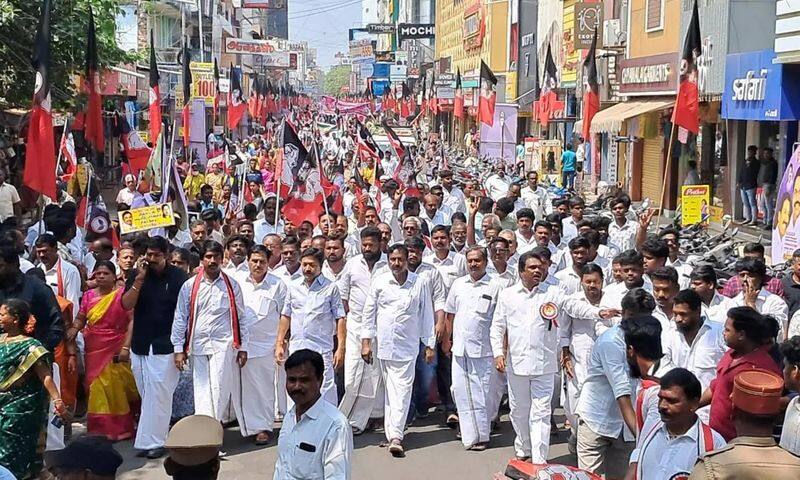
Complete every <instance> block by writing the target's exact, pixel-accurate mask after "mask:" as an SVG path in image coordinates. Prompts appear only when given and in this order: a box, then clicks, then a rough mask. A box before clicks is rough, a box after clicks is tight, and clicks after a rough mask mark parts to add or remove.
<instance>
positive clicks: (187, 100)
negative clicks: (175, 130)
mask: <svg viewBox="0 0 800 480" xmlns="http://www.w3.org/2000/svg"><path fill="white" fill-rule="evenodd" d="M182 61H183V70H182V71H181V76H182V77H183V112H182V119H181V120H182V122H183V146H184V147H188V146H189V128H190V127H189V124H190V123H191V115H190V111H189V105H191V103H192V71H191V70H190V69H189V62H190V61H191V56H190V55H189V40H188V39H184V41H183V58H182ZM186 154H187V158H188V148H187V152H186Z"/></svg>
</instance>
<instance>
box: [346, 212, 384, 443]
mask: <svg viewBox="0 0 800 480" xmlns="http://www.w3.org/2000/svg"><path fill="white" fill-rule="evenodd" d="M360 237H361V254H360V255H356V256H355V257H353V258H351V259H350V260H348V261H347V263H346V264H345V266H344V270H342V274H341V275H340V277H339V281H338V285H339V293H341V295H342V301H343V302H344V308H345V311H346V312H347V348H345V351H344V388H345V390H344V397H343V398H342V401H341V403H340V404H339V410H340V411H341V412H342V413H343V414H344V415H345V416H346V417H347V420H348V421H349V422H350V426H351V427H352V428H353V433H354V434H356V435H357V434H360V433H362V432H364V431H365V430H366V429H367V427H368V423H369V420H370V419H376V418H380V417H382V416H383V395H384V393H383V382H382V380H381V369H380V367H379V366H378V363H377V362H374V363H372V364H368V363H366V362H364V361H363V360H362V359H361V328H362V314H363V311H364V303H365V302H366V300H367V294H368V293H369V289H370V283H371V282H372V279H373V274H374V273H375V272H377V271H378V270H379V269H380V268H381V267H383V266H385V265H386V264H387V260H386V255H384V254H383V253H382V252H381V231H380V230H378V229H377V228H376V227H366V228H364V229H363V230H362V231H361V234H360ZM372 347H373V349H374V348H375V340H374V339H373V340H372Z"/></svg>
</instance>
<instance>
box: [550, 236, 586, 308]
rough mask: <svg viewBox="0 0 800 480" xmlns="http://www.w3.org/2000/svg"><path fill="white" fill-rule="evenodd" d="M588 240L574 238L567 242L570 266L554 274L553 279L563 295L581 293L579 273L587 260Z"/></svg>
mask: <svg viewBox="0 0 800 480" xmlns="http://www.w3.org/2000/svg"><path fill="white" fill-rule="evenodd" d="M589 247H590V246H589V240H587V239H585V238H583V237H575V238H573V239H572V240H570V241H569V258H570V260H571V265H570V266H569V267H566V268H564V269H562V270H560V271H559V272H558V273H556V275H555V278H557V279H558V281H559V283H560V284H561V288H562V289H563V290H564V294H565V295H572V294H574V293H578V292H580V291H581V271H582V269H583V267H584V265H586V264H587V263H589V262H588V260H589Z"/></svg>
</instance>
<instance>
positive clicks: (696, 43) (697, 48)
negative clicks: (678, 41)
mask: <svg viewBox="0 0 800 480" xmlns="http://www.w3.org/2000/svg"><path fill="white" fill-rule="evenodd" d="M701 42H702V40H701V38H700V18H699V16H698V14H697V0H695V2H694V7H693V9H692V19H691V20H690V21H689V29H688V30H687V31H686V40H685V42H684V44H683V56H682V58H681V77H680V84H679V85H678V97H677V98H676V99H675V109H674V110H672V123H674V124H675V125H677V126H679V127H683V128H685V129H686V130H688V131H690V132H692V133H694V134H697V133H698V132H699V131H700V99H699V98H698V90H697V57H699V56H700V55H701V54H702V48H703V47H702V43H701Z"/></svg>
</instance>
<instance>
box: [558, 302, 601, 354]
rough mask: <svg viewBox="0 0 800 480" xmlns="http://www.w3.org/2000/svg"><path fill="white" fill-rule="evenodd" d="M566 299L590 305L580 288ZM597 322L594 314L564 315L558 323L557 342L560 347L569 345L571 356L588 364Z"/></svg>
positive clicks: (595, 335)
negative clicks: (582, 315)
mask: <svg viewBox="0 0 800 480" xmlns="http://www.w3.org/2000/svg"><path fill="white" fill-rule="evenodd" d="M568 301H570V302H583V303H586V304H589V305H591V304H590V303H589V300H587V299H586V294H585V293H584V292H583V290H582V289H581V290H579V291H577V292H575V293H573V294H572V295H569V297H568ZM597 322H598V319H597V317H596V316H590V317H573V316H572V315H564V316H562V317H561V323H560V324H559V325H558V338H559V342H558V343H559V346H560V347H562V348H563V347H571V348H570V350H571V351H572V355H573V357H575V362H576V363H579V364H582V365H588V364H589V355H590V354H591V351H592V347H593V346H594V341H595V339H597V334H596V333H595V323H597Z"/></svg>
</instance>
